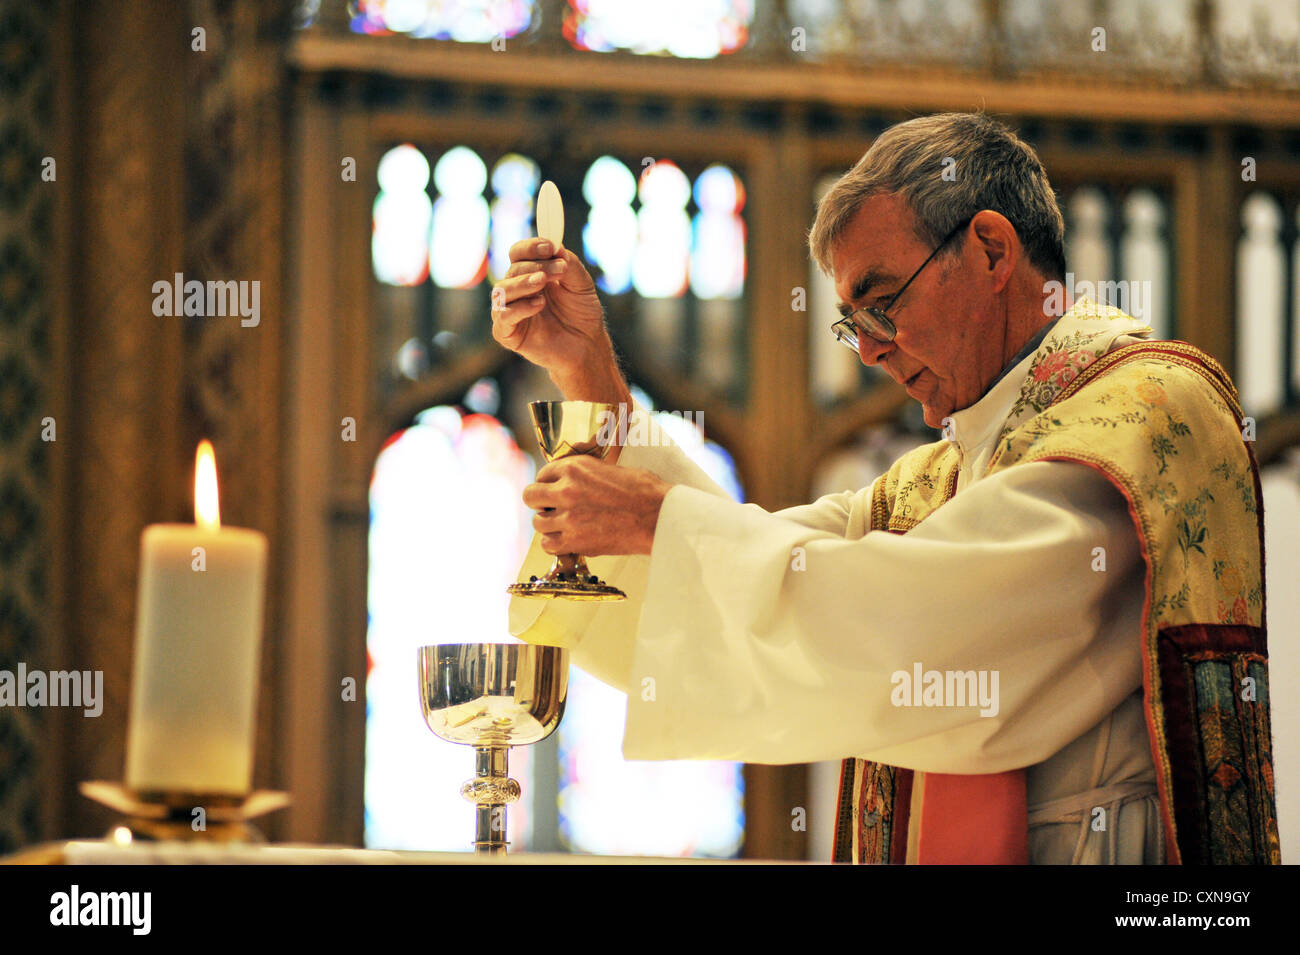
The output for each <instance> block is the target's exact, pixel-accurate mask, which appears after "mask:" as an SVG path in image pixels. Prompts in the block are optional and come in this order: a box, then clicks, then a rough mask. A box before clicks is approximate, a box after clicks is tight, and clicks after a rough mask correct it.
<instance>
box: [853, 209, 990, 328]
mask: <svg viewBox="0 0 1300 955" xmlns="http://www.w3.org/2000/svg"><path fill="white" fill-rule="evenodd" d="M973 218H975V217H974V216H968V217H967V218H965V219H963V220H962V221H961V222H959V223H958V224H957V225H956V226H954V227H953V230H952V231H951V232H949V233H948V234H947V235H946V236H944V239H943V241H942V242H940V243H939V244H938V245H937V246H935V248H934V251H933V252H931V253H930V254H929V256H927V257H926V260H925V261H924V262H922V263H921V267H920V268H919V269H917V270H916V271H915V272H913V273H912V277H911V278H910V279H908V280H907V281H906V282H904V283H903V287H902V288H900V289H899V290H898V291H897V292H895V293H894V295H893V296H892V297H891V298H890V299H889V301H888V302H886V303H885V307H884V308H876V307H874V306H870V305H867V306H863V307H862V308H859V309H854V310H853V311H852V312H849V314H847V315H845V316H844V317H843V318H841V319H840V320H839V321H837V322H835V324H833V325H832V326H831V334H832V335H834V336H835V339H836V341H838V342H839V343H840V344H841V345H845V346H847V347H849V348H852V349H853V350H854V351H855V352H856V351H858V350H859V348H858V331H859V329H861V330H862V331H865V332H866V333H867V334H868V335H870V336H871V337H872V338H874V339H875V340H876V341H878V342H881V343H884V342H892V341H893V340H894V336H895V335H897V334H898V329H897V328H895V327H894V323H893V322H892V321H890V319H889V316H888V315H886V314H885V313H886V312H887V311H889V310H890V309H891V308H893V307H894V303H895V302H897V301H898V300H899V298H901V297H902V295H903V293H904V292H906V291H907V287H908V286H909V285H911V284H912V282H914V281H915V280H916V277H917V276H918V275H920V274H921V273H922V272H923V271H924V270H925V267H926V266H927V265H929V264H930V260H931V259H933V258H934V257H935V256H936V255H938V254H939V250H940V249H942V248H943V247H944V246H945V245H947V244H948V243H949V242H951V241H952V239H953V237H954V236H955V235H957V233H959V232H961V230H962V229H964V228H966V226H967V225H969V224H970V221H971V219H973ZM859 322H860V323H861V324H859Z"/></svg>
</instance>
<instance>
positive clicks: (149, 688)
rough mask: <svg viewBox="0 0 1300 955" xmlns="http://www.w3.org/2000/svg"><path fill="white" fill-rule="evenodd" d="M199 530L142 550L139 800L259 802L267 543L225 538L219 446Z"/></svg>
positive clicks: (136, 711)
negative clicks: (257, 745)
mask: <svg viewBox="0 0 1300 955" xmlns="http://www.w3.org/2000/svg"><path fill="white" fill-rule="evenodd" d="M194 515H195V523H194V524H153V525H150V526H149V527H146V528H145V529H144V533H143V534H142V535H141V538H140V589H139V603H138V607H137V618H136V630H135V668H134V677H133V681H132V684H131V722H130V726H129V728H128V732H127V744H126V785H127V788H128V789H130V790H133V791H135V792H137V793H140V792H150V791H164V792H178V791H181V792H194V793H204V794H229V795H236V796H242V795H246V794H247V793H249V792H250V791H251V788H252V773H253V737H254V721H255V719H256V715H257V674H258V665H259V657H260V655H261V645H262V597H263V588H264V584H265V579H266V551H267V545H266V535H264V534H261V533H259V532H258V531H253V530H246V529H243V528H237V527H226V528H223V527H222V526H221V517H220V510H219V505H218V500H217V474H216V461H215V458H214V456H213V454H212V445H210V444H209V443H208V442H207V441H204V442H202V443H201V444H200V445H199V450H198V455H197V460H196V466H195V478H194Z"/></svg>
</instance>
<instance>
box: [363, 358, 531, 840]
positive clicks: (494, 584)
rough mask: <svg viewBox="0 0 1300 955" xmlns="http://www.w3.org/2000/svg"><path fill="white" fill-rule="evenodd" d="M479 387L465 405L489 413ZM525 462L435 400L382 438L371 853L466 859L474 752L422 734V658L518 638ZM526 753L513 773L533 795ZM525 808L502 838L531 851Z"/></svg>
mask: <svg viewBox="0 0 1300 955" xmlns="http://www.w3.org/2000/svg"><path fill="white" fill-rule="evenodd" d="M494 395H495V388H494V386H493V385H491V383H480V384H479V385H476V386H475V387H474V388H473V389H471V391H470V394H468V395H467V396H466V399H465V403H466V405H467V407H479V408H483V409H488V410H491V409H492V408H493V406H494V404H495V401H494ZM533 473H534V464H533V461H532V459H531V458H530V457H529V456H528V455H527V454H525V453H524V452H523V451H521V450H520V449H519V447H518V446H517V445H516V443H515V441H514V438H513V437H512V436H511V434H510V432H509V431H508V430H507V429H506V428H504V427H503V426H502V425H501V424H500V422H498V421H497V419H496V418H494V417H492V416H491V415H490V414H483V413H472V412H462V411H460V410H458V409H456V408H452V407H447V406H440V407H436V408H431V409H429V410H427V411H425V412H422V413H421V414H420V415H419V416H418V417H417V419H416V422H415V423H414V424H413V425H412V426H411V427H409V428H406V429H405V430H403V431H400V432H398V433H397V434H395V435H393V437H392V438H390V439H389V441H388V443H387V444H386V445H385V446H384V449H383V450H382V451H381V452H380V454H379V457H378V459H377V461H376V462H375V468H374V474H373V477H372V480H371V486H370V579H369V597H368V602H369V621H370V623H369V631H368V634H367V648H368V653H369V659H370V672H369V675H368V677H367V681H366V781H365V839H366V845H368V846H372V847H380V848H394V849H438V850H449V851H456V850H464V851H469V850H470V848H471V846H470V842H471V841H472V838H473V831H474V829H473V825H474V824H473V807H472V805H471V804H470V803H468V802H466V801H465V800H464V799H462V798H461V796H460V784H461V783H462V782H464V781H465V780H466V779H468V778H470V777H471V776H473V774H474V759H473V750H472V749H471V748H470V747H467V746H460V745H457V744H455V743H448V742H445V741H443V740H440V739H438V738H437V737H436V736H434V735H433V733H432V732H430V731H429V729H428V728H427V726H426V725H425V723H424V720H423V717H422V716H421V713H420V706H419V694H418V691H417V684H416V650H417V649H418V648H419V647H421V646H424V645H427V644H433V643H473V642H491V643H501V642H512V638H511V637H510V636H509V630H508V629H507V619H506V612H507V606H508V596H507V594H506V587H507V586H508V585H509V584H510V583H511V582H512V581H513V580H514V578H515V575H516V574H517V572H518V569H519V564H520V563H521V562H522V560H523V555H524V553H525V551H526V549H527V546H528V542H529V540H530V539H531V536H532V523H531V519H532V512H531V511H529V510H528V509H527V508H526V507H524V505H523V501H522V494H523V489H524V486H525V485H526V484H528V483H529V482H530V481H531V480H532V476H533ZM530 760H531V753H530V751H529V747H526V746H524V747H517V748H516V749H514V750H513V751H512V752H511V756H510V772H511V775H512V776H513V777H514V778H516V779H518V780H520V782H521V784H522V785H523V787H524V789H525V791H531V790H532V786H531V770H530ZM529 810H530V805H529V802H528V800H523V801H521V802H519V803H516V804H514V806H512V807H511V809H510V839H511V842H512V845H514V847H515V848H516V849H523V848H527V846H528V841H529V836H530V833H531V819H530V811H529Z"/></svg>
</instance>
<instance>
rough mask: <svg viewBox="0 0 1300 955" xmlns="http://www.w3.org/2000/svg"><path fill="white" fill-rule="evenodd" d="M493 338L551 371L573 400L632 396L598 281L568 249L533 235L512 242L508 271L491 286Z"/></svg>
mask: <svg viewBox="0 0 1300 955" xmlns="http://www.w3.org/2000/svg"><path fill="white" fill-rule="evenodd" d="M492 337H493V338H494V339H496V340H497V341H498V342H499V343H501V344H502V345H504V346H505V347H506V348H509V349H510V350H511V351H513V352H518V353H519V354H520V355H522V356H523V357H525V358H527V359H528V360H529V361H531V362H532V363H533V364H535V365H540V366H541V367H542V368H545V369H546V370H547V371H548V372H550V373H551V380H552V381H553V382H555V384H556V386H557V387H558V388H559V389H560V391H561V392H563V394H564V397H565V398H567V399H569V400H572V401H608V402H614V403H617V402H619V401H630V399H629V398H628V394H627V385H626V383H625V382H624V381H623V377H622V375H621V374H620V373H619V371H618V364H617V362H616V361H615V360H614V347H613V345H612V343H611V342H610V339H609V333H608V332H606V330H605V314H604V310H603V309H602V308H601V305H600V299H598V298H597V297H596V283H595V282H593V281H592V279H591V274H590V273H589V272H588V271H587V269H586V267H585V266H584V265H583V264H582V260H581V259H579V258H578V256H576V255H575V254H574V253H573V252H571V251H570V250H568V249H566V248H564V247H563V246H561V247H560V248H559V249H556V248H555V247H554V246H553V245H552V243H550V242H548V241H547V240H545V239H540V238H532V239H521V240H520V241H518V242H516V243H515V244H514V245H512V246H511V247H510V268H509V270H508V271H507V272H506V274H505V277H504V278H502V279H501V281H499V282H497V283H496V284H495V285H494V286H493V287H492Z"/></svg>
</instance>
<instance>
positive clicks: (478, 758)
mask: <svg viewBox="0 0 1300 955" xmlns="http://www.w3.org/2000/svg"><path fill="white" fill-rule="evenodd" d="M509 753H510V747H508V746H475V747H474V779H472V780H471V781H470V782H469V783H467V784H466V786H467V787H468V788H469V790H470V792H471V793H472V795H470V793H466V792H465V790H464V789H462V793H464V794H465V795H466V798H473V799H474V852H475V854H476V855H505V853H506V845H507V842H508V840H507V839H506V806H507V805H508V804H509V803H510V802H513V801H514V800H515V799H518V798H519V795H518V786H519V784H518V783H515V782H514V781H513V780H512V779H510V778H509V776H510V773H509V770H508V768H507V763H508V757H509ZM512 783H513V787H512V786H511V784H512ZM512 789H513V792H512V791H511V790H512Z"/></svg>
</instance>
